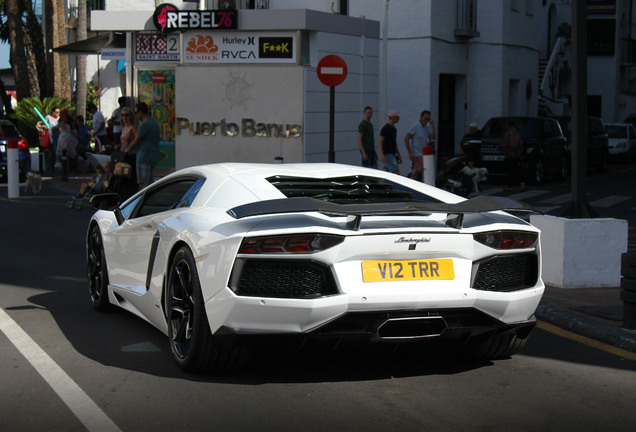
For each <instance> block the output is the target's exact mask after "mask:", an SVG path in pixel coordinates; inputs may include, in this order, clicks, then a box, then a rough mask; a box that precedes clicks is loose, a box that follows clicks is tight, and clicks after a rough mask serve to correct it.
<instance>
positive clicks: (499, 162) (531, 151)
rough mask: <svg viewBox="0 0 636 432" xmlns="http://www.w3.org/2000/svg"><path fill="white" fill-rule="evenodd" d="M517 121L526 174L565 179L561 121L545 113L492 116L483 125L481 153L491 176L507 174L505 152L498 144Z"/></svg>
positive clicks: (536, 179) (537, 179) (532, 177)
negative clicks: (540, 114)
mask: <svg viewBox="0 0 636 432" xmlns="http://www.w3.org/2000/svg"><path fill="white" fill-rule="evenodd" d="M511 121H512V122H514V124H515V126H516V128H517V130H518V131H519V133H520V134H521V136H522V137H523V153H522V156H521V167H522V169H523V171H524V173H523V174H524V175H525V177H526V178H527V179H528V180H530V181H533V182H534V183H541V182H542V181H543V178H544V176H545V175H554V176H556V177H558V178H560V179H564V178H565V177H566V176H567V174H568V166H569V165H568V159H567V145H566V139H565V137H564V136H563V132H562V131H561V127H560V126H559V122H557V121H556V120H555V119H551V118H543V117H492V118H491V119H490V120H488V121H487V122H486V124H485V125H484V128H483V129H482V132H483V137H482V139H481V153H482V161H483V165H484V166H485V167H486V168H488V175H489V176H491V175H492V176H497V175H507V174H508V173H507V172H506V165H505V163H504V154H503V152H501V151H500V150H498V147H500V146H501V145H502V143H503V138H504V135H505V134H506V132H507V131H508V124H509V123H510V122H511Z"/></svg>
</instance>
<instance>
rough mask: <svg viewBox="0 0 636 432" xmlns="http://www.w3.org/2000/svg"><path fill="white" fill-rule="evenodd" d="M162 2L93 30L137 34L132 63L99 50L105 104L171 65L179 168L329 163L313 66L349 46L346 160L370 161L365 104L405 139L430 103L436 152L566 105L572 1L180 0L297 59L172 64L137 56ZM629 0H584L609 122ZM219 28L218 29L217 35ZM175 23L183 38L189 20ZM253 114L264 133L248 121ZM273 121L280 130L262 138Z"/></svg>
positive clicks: (109, 16) (113, 3)
mask: <svg viewBox="0 0 636 432" xmlns="http://www.w3.org/2000/svg"><path fill="white" fill-rule="evenodd" d="M159 3H161V2H155V1H148V0H141V1H137V2H127V1H122V0H109V1H106V7H105V10H104V11H93V14H92V20H91V27H92V30H93V31H102V32H123V33H125V34H126V38H127V39H126V40H127V43H126V51H127V53H126V58H125V63H126V67H125V72H117V70H120V71H121V64H122V61H121V59H120V60H119V61H115V60H110V61H108V60H105V59H102V58H101V57H100V56H93V57H95V61H99V62H100V63H99V66H98V67H97V68H96V69H94V70H93V77H94V76H95V73H96V72H99V75H100V77H101V82H102V89H103V95H104V96H103V97H102V104H103V107H104V108H103V111H104V112H105V113H107V114H108V113H109V112H110V110H111V108H113V109H114V108H115V105H116V104H115V102H114V101H116V99H117V97H118V96H119V95H120V94H126V95H129V96H134V97H135V98H141V99H143V97H144V96H143V91H145V90H143V88H142V87H143V83H142V82H140V81H139V80H140V77H142V79H149V80H151V81H152V74H150V75H148V74H147V73H146V74H145V75H144V74H143V73H141V72H142V71H144V70H147V71H158V72H161V71H162V70H164V69H166V67H167V66H169V68H168V69H169V70H170V71H172V70H174V79H175V80H176V84H175V88H174V95H175V96H174V98H175V101H174V102H175V105H174V132H175V143H176V144H175V150H174V154H175V166H176V167H177V168H179V167H182V166H186V165H189V164H193V163H201V162H213V161H222V160H258V161H263V162H270V161H272V160H273V158H274V157H276V156H282V157H284V158H285V161H305V162H314V161H326V160H327V157H328V156H327V155H328V150H329V149H328V141H329V139H328V130H327V126H328V110H327V108H326V106H327V105H328V97H329V96H328V95H329V92H328V89H327V88H326V87H325V86H323V85H322V84H321V83H320V82H319V80H318V79H317V77H316V67H317V64H318V61H319V60H320V59H321V58H322V57H324V56H325V55H329V54H336V55H339V56H341V57H342V58H344V59H345V60H346V62H347V65H348V66H349V75H348V77H347V79H346V80H345V82H344V83H343V84H342V85H341V86H338V87H337V88H336V111H337V115H336V122H335V151H336V159H335V160H336V162H344V163H350V164H359V163H360V162H359V155H358V150H357V139H356V138H357V124H358V123H359V121H360V119H361V117H362V110H363V107H364V106H366V105H371V106H373V107H374V109H375V111H376V115H374V117H373V119H372V122H373V123H374V126H375V128H376V132H377V133H379V130H380V128H381V127H382V126H383V125H384V123H385V122H386V119H385V118H384V116H385V113H386V112H388V111H389V110H393V109H396V110H398V111H399V112H400V113H401V122H400V123H399V124H398V125H397V128H398V144H399V145H400V146H401V148H403V145H404V144H403V141H402V138H403V137H404V134H405V133H406V131H407V130H408V128H409V126H410V124H411V123H412V122H414V121H416V120H417V119H418V118H419V114H420V112H421V111H422V110H424V109H428V110H430V111H431V112H432V117H433V119H434V120H435V123H436V127H437V132H438V133H437V136H438V139H437V143H435V145H436V146H437V154H438V155H439V156H448V155H451V154H453V153H454V152H456V151H457V150H458V142H459V140H460V138H461V136H462V135H463V134H464V133H465V131H466V129H467V125H468V123H470V122H473V121H474V122H477V123H478V124H479V125H480V126H481V125H483V124H484V123H485V122H486V121H487V120H488V118H490V117H492V116H498V115H538V114H539V113H542V114H544V113H548V112H550V111H551V112H552V113H553V114H555V115H567V114H569V105H568V104H569V79H570V78H571V76H570V75H568V74H571V71H570V70H569V64H570V63H569V55H570V53H569V48H568V41H567V39H566V38H565V39H563V40H562V41H561V42H562V43H560V44H558V43H557V42H558V41H559V39H558V38H559V36H565V37H567V33H568V26H570V23H571V7H570V5H571V2H570V1H568V0H552V1H550V0H504V1H484V0H482V1H478V0H451V1H435V0H233V1H229V2H228V1H223V0H207V1H206V0H202V1H199V2H172V4H174V5H176V6H177V7H178V8H179V9H190V10H196V9H203V10H214V9H219V8H225V7H238V8H241V9H239V15H238V16H239V18H240V19H239V28H237V29H231V30H228V32H229V33H225V34H228V35H230V36H227V37H231V33H232V32H235V33H237V34H238V35H239V38H240V37H241V36H240V35H243V36H246V33H245V32H247V33H248V35H247V36H249V34H250V32H251V33H252V34H253V35H257V33H258V34H263V32H265V33H269V34H270V35H273V34H274V33H276V32H278V33H276V35H278V36H282V37H289V35H292V36H291V37H293V38H294V44H295V46H296V47H297V52H296V55H297V57H295V60H294V62H291V63H287V64H270V63H267V64H266V63H260V64H256V63H251V64H250V63H249V62H241V61H238V60H240V59H235V60H237V61H235V62H228V63H225V64H218V63H217V64H212V63H211V62H207V63H206V62H204V61H201V62H193V61H191V60H189V59H188V58H187V57H185V52H182V53H181V55H182V57H181V58H180V59H179V60H175V61H172V62H170V61H168V62H166V61H163V60H162V61H155V62H153V61H149V60H148V59H144V58H141V57H139V55H138V52H137V51H135V50H137V47H138V44H137V39H136V38H138V37H139V35H147V36H148V37H152V35H153V34H157V29H156V27H155V26H154V25H153V23H152V13H153V11H154V10H155V8H156V7H157V4H159ZM632 3H633V2H631V1H629V0H596V1H592V0H591V1H589V2H588V5H589V6H588V27H589V28H590V29H591V30H590V38H589V41H588V44H589V57H588V60H589V61H588V94H589V99H588V101H589V103H588V106H590V110H591V114H596V115H599V116H600V117H602V118H603V119H604V120H605V121H607V122H609V121H620V120H622V119H623V117H624V116H626V115H627V114H628V113H631V112H636V103H635V102H634V101H635V98H634V97H633V89H632V87H634V83H635V81H634V77H636V68H634V67H633V66H632V63H631V61H632V60H631V59H632V58H633V57H634V56H633V55H632V51H634V50H633V47H634V46H636V44H634V43H633V40H632V31H631V29H632V27H633V26H632V23H633V22H634V20H633V15H634V13H635V11H634V10H633V9H634V7H633V5H632ZM343 14H345V15H346V16H343ZM592 30H593V31H594V32H592ZM218 31H219V30H214V32H211V33H210V34H209V35H210V36H212V38H213V39H215V40H217V39H216V38H215V37H214V33H215V32H218ZM241 32H243V33H241ZM175 34H179V35H180V36H179V38H180V39H179V43H180V46H181V47H183V50H187V43H188V41H189V39H188V38H191V37H192V31H191V30H183V29H181V30H179V31H178V32H176V33H175ZM276 35H275V36H276ZM599 35H602V37H600V36H599ZM185 39H188V41H185ZM172 40H174V39H172ZM190 59H191V57H190ZM551 59H552V61H550V60H551ZM608 71H610V73H609V74H608ZM89 73H90V72H89ZM144 76H145V78H143V77H144ZM169 77H170V76H169ZM159 79H163V78H159ZM109 103H110V104H111V106H110V107H109V106H108V104H109ZM223 121H224V122H225V126H223V125H222V122H223ZM228 124H231V127H230V129H229V133H230V134H233V135H232V136H229V135H228V134H227V132H228ZM257 124H260V125H261V126H260V128H261V129H260V131H256V126H252V125H257ZM270 124H275V125H279V127H280V128H282V129H280V130H282V131H283V132H282V134H283V135H285V138H281V137H280V136H276V135H277V134H279V135H280V133H279V132H277V131H278V129H276V128H273V129H271V130H270V132H266V131H265V129H267V126H266V125H270ZM213 125H214V126H213ZM223 127H225V135H223V133H224V132H223V129H222V128H223ZM246 127H247V131H248V132H247V135H246V136H245V135H243V134H244V131H245V130H246ZM250 128H251V129H250ZM213 129H214V130H213ZM300 130H302V132H301V133H298V132H299V131H300ZM186 131H187V133H186ZM252 132H253V133H254V135H251V134H252ZM213 133H214V134H213ZM219 133H220V136H219ZM267 133H270V135H272V134H273V135H274V138H275V139H271V140H269V139H270V138H272V136H269V137H267V136H265V137H260V136H259V134H261V135H263V134H265V135H267ZM206 134H207V135H206ZM204 137H205V138H204ZM256 138H258V139H256ZM260 138H263V140H262V141H261V140H260ZM265 138H267V139H268V140H266V139H265ZM211 141H213V142H214V143H215V144H213V145H210V144H209V142H211ZM204 142H205V144H204ZM257 142H258V143H259V144H256V143H257ZM294 142H297V143H298V144H294ZM376 142H377V139H376ZM216 143H218V145H217V144H216ZM262 143H266V144H265V145H261V144H262ZM251 144H254V145H251ZM403 153H404V151H403ZM409 170H410V162H409V161H405V162H403V164H402V167H401V172H403V173H406V172H408V171H409Z"/></svg>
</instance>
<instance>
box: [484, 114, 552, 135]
mask: <svg viewBox="0 0 636 432" xmlns="http://www.w3.org/2000/svg"><path fill="white" fill-rule="evenodd" d="M511 121H512V122H514V124H515V127H516V128H517V130H518V131H519V133H521V136H523V137H524V138H525V139H540V138H541V132H542V130H543V119H540V118H532V117H530V118H528V117H498V118H491V119H490V120H488V122H487V123H486V125H485V126H484V129H483V136H484V138H503V136H504V135H505V134H506V132H507V131H508V123H509V122H511Z"/></svg>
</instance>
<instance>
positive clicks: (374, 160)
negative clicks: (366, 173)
mask: <svg viewBox="0 0 636 432" xmlns="http://www.w3.org/2000/svg"><path fill="white" fill-rule="evenodd" d="M365 151H366V152H367V160H364V158H362V157H361V158H360V159H361V161H362V166H363V167H367V168H376V167H377V166H378V155H377V154H376V153H375V149H373V150H365ZM360 156H362V152H360Z"/></svg>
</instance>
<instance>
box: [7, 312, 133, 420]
mask: <svg viewBox="0 0 636 432" xmlns="http://www.w3.org/2000/svg"><path fill="white" fill-rule="evenodd" d="M0 331H2V332H3V333H4V334H5V335H6V336H7V338H8V339H9V340H10V341H11V343H12V344H13V345H14V346H15V347H16V348H17V349H18V351H20V353H21V354H22V355H23V356H24V358H26V359H27V360H28V361H29V363H31V365H32V366H33V367H34V368H35V370H36V371H37V372H38V373H39V374H40V375H41V376H42V378H44V380H45V381H46V382H47V383H48V384H49V385H50V386H51V388H52V389H53V390H54V391H55V393H57V395H58V396H59V397H60V398H61V399H62V401H63V402H64V403H65V404H66V406H68V407H69V409H70V410H71V411H72V412H73V414H75V416H76V417H77V418H78V419H79V421H81V422H82V424H83V425H84V426H85V427H86V429H88V430H89V431H121V429H119V428H118V427H117V425H116V424H115V423H114V422H113V421H112V420H111V419H110V418H109V417H108V416H107V415H106V414H105V413H104V412H103V411H102V410H101V409H100V408H99V407H98V406H97V404H96V403H95V402H93V400H92V399H91V398H90V397H88V395H87V394H86V393H85V392H84V390H82V389H81V388H80V386H78V385H77V383H75V381H73V380H72V379H71V377H69V376H68V375H67V374H66V372H64V370H62V368H61V367H60V366H58V364H57V363H55V361H53V359H52V358H51V357H49V355H48V354H47V353H46V352H44V350H43V349H42V348H40V346H39V345H38V344H37V343H35V341H34V340H33V339H31V337H30V336H29V335H28V334H27V333H26V332H25V331H24V330H22V328H21V327H20V326H19V325H18V324H17V323H16V322H15V321H13V320H12V319H11V317H10V316H9V315H7V313H6V312H5V311H4V310H3V309H2V308H0Z"/></svg>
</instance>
